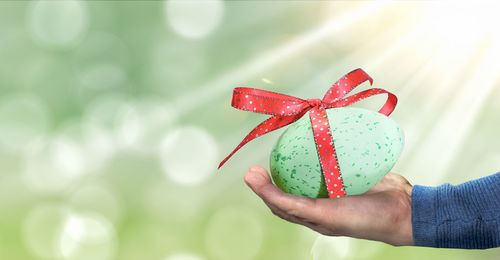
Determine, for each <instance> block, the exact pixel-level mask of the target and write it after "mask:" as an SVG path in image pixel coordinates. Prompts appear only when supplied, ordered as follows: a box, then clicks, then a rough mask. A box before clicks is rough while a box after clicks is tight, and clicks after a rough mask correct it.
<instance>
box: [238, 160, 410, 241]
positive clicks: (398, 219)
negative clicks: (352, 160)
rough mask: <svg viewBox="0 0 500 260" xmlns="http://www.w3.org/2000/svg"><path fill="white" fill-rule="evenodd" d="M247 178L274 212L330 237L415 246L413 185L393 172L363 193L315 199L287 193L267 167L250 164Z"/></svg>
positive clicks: (247, 181)
mask: <svg viewBox="0 0 500 260" xmlns="http://www.w3.org/2000/svg"><path fill="white" fill-rule="evenodd" d="M244 180H245V182H246V184H247V185H248V186H249V187H250V188H251V189H252V190H253V191H254V192H255V193H256V194H257V195H258V196H259V197H260V198H261V199H262V200H263V201H264V203H266V205H267V206H268V207H269V209H270V210H271V212H272V213H273V214H274V215H276V216H278V217H280V218H282V219H284V220H287V221H289V222H292V223H296V224H299V225H303V226H306V227H308V228H310V229H312V230H315V231H317V232H319V233H321V234H323V235H327V236H349V237H355V238H362V239H369V240H376V241H381V242H384V243H387V244H390V245H393V246H411V245H413V238H412V226H411V192H412V188H413V187H412V185H411V184H410V183H409V182H408V181H407V180H406V179H405V178H404V177H402V176H401V175H399V174H396V173H393V172H390V173H388V174H387V175H386V176H385V177H384V179H382V181H380V182H379V183H378V184H377V185H375V186H374V187H372V188H371V189H370V190H368V191H367V192H365V193H363V194H361V195H355V196H346V197H343V198H340V199H330V198H320V199H313V198H309V197H305V196H298V195H293V194H288V193H285V192H283V191H281V190H280V189H279V188H278V187H276V186H275V185H274V184H273V183H272V181H271V177H270V175H269V173H268V172H267V170H266V169H264V168H263V167H262V166H259V165H253V166H252V167H250V169H249V171H248V173H247V174H246V175H245V177H244Z"/></svg>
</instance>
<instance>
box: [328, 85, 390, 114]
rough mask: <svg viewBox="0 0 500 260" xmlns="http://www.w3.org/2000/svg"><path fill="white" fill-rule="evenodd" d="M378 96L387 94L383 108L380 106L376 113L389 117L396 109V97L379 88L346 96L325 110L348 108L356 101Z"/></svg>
mask: <svg viewBox="0 0 500 260" xmlns="http://www.w3.org/2000/svg"><path fill="white" fill-rule="evenodd" d="M379 94H387V100H386V101H385V104H384V106H382V108H381V109H380V110H379V111H378V112H379V113H381V114H383V115H386V116H389V115H390V114H391V113H392V111H394V108H396V104H397V103H398V98H397V97H396V95H394V94H392V93H391V92H389V91H386V90H383V89H380V88H371V89H367V90H364V91H361V92H359V93H356V94H354V95H351V96H348V97H346V98H344V99H341V100H339V101H336V102H334V103H333V104H330V105H328V106H327V108H329V107H345V106H349V105H351V104H354V103H356V102H358V101H361V100H363V99H365V98H367V97H371V96H373V95H379Z"/></svg>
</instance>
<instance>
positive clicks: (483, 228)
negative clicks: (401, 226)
mask: <svg viewBox="0 0 500 260" xmlns="http://www.w3.org/2000/svg"><path fill="white" fill-rule="evenodd" d="M411 207H412V226H413V241H414V244H415V246H426V247H440V248H467V249H483V248H492V247H499V246H500V172H498V173H496V174H494V175H490V176H487V177H483V178H480V179H477V180H472V181H468V182H465V183H463V184H460V185H456V186H453V185H450V184H443V185H441V186H437V187H427V186H420V185H415V186H414V187H413V192H412V200H411Z"/></svg>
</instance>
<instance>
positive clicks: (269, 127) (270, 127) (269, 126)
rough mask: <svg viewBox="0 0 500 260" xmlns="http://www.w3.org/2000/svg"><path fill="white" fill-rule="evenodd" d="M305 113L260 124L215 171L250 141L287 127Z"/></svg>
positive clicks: (278, 117) (272, 118) (268, 120)
mask: <svg viewBox="0 0 500 260" xmlns="http://www.w3.org/2000/svg"><path fill="white" fill-rule="evenodd" d="M306 112H307V111H303V112H301V113H299V114H297V115H290V116H272V117H270V118H268V119H267V120H265V121H264V122H262V123H260V124H259V125H257V126H256V127H255V128H254V129H253V130H252V131H251V132H250V133H249V134H248V135H247V136H246V137H245V138H244V139H243V141H241V143H240V144H239V145H238V146H237V147H236V148H235V149H234V150H233V151H232V152H231V153H230V154H229V155H228V156H227V157H226V158H224V160H222V161H221V163H220V164H219V167H217V169H220V167H222V165H224V164H225V163H226V161H227V160H229V158H231V156H233V154H234V153H236V152H237V151H238V150H239V149H240V148H241V147H243V146H244V145H245V144H246V143H248V142H250V141H252V140H253V139H255V138H257V137H259V136H261V135H265V134H267V133H269V132H272V131H274V130H276V129H279V128H281V127H284V126H287V125H289V124H291V123H293V122H295V121H297V120H298V119H299V118H301V117H302V116H303V115H304V114H305V113H306Z"/></svg>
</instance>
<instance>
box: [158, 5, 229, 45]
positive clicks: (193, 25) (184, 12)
mask: <svg viewBox="0 0 500 260" xmlns="http://www.w3.org/2000/svg"><path fill="white" fill-rule="evenodd" d="M223 13H224V2H223V1H221V0H205V1H182V0H167V2H166V4H165V14H166V21H167V24H169V25H170V26H171V27H172V29H173V30H174V31H175V32H177V33H178V34H180V35H182V36H184V37H187V38H195V39H198V38H203V37H205V36H207V35H208V34H210V33H211V32H212V31H213V30H214V29H215V28H216V27H217V25H218V24H219V23H220V21H221V19H222V15H223Z"/></svg>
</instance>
